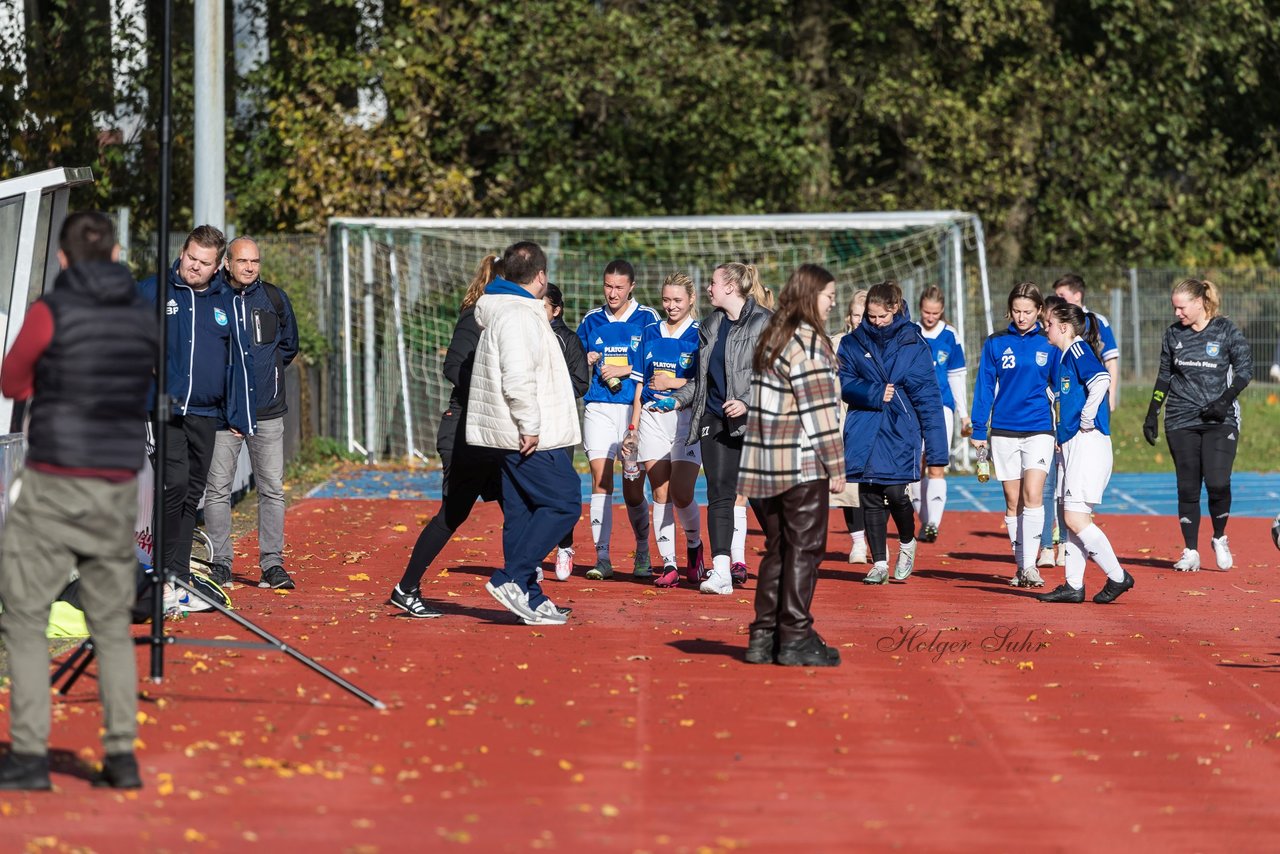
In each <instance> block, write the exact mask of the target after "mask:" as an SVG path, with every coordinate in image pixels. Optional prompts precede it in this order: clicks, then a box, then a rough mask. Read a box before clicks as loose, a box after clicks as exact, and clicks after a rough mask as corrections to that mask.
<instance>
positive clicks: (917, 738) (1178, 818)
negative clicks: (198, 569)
mask: <svg viewBox="0 0 1280 854" xmlns="http://www.w3.org/2000/svg"><path fill="white" fill-rule="evenodd" d="M433 508H434V504H432V503H426V502H406V501H361V500H315V499H312V500H306V501H302V502H300V503H298V504H296V505H294V506H293V507H292V508H291V509H290V511H289V514H288V524H289V539H290V542H291V544H292V546H291V551H292V554H291V555H290V568H291V569H292V570H294V572H295V577H296V578H297V579H298V581H299V587H298V589H297V590H296V591H292V592H288V593H277V592H271V591H261V590H258V589H257V588H255V587H252V586H248V587H242V588H239V589H237V590H235V591H233V596H234V599H235V604H236V606H237V607H238V608H240V609H241V610H242V611H243V612H244V613H245V614H246V615H247V616H248V617H249V618H250V619H253V620H256V621H258V622H260V623H261V624H262V625H263V626H264V627H266V628H267V629H268V630H270V631H272V632H275V633H277V634H279V635H280V636H281V637H283V638H284V639H286V640H287V641H289V642H290V643H293V644H296V646H297V647H299V648H300V649H301V650H302V651H304V652H306V653H308V654H310V655H313V656H314V657H316V658H317V659H318V660H320V661H321V662H323V663H324V664H326V665H327V666H329V667H331V668H334V669H335V670H337V671H339V672H341V673H343V674H344V675H346V676H347V677H348V678H350V679H351V680H352V681H354V682H355V683H356V684H358V685H359V686H361V687H362V688H364V689H366V690H368V691H370V692H371V693H373V694H375V695H376V696H378V697H380V698H381V699H383V700H385V701H386V702H387V704H388V705H389V707H390V708H389V710H388V711H385V712H377V711H374V710H372V709H370V708H368V707H367V706H364V705H363V704H361V703H360V702H359V701H357V700H356V699H354V698H353V697H350V696H349V695H347V694H345V693H343V692H342V691H340V690H338V689H336V688H334V687H333V686H331V685H330V684H329V683H327V682H325V681H323V680H322V679H320V678H319V677H318V676H316V675H314V674H313V673H311V672H310V671H309V670H307V669H305V668H303V667H302V666H301V665H299V664H297V663H295V662H293V661H291V660H289V659H287V658H285V657H284V656H282V655H279V654H275V653H258V652H249V653H246V652H244V651H222V650H205V649H194V650H185V651H184V650H182V649H171V652H170V657H169V669H168V677H167V678H166V680H165V682H164V683H163V684H162V685H159V686H151V685H149V686H148V688H147V693H148V697H147V698H146V700H145V701H144V702H143V703H142V705H141V709H142V714H143V715H145V719H144V722H143V724H142V726H141V731H140V738H141V740H142V742H143V744H142V746H141V747H140V748H139V757H140V760H141V763H142V766H143V770H144V773H145V777H146V788H145V789H143V790H142V791H141V792H139V793H128V794H120V793H115V792H111V791H103V790H96V789H92V788H90V786H89V785H88V783H87V782H85V780H84V779H83V776H84V774H85V773H86V772H85V770H84V769H83V767H82V765H83V759H92V758H93V757H94V756H96V755H97V753H98V751H99V749H100V747H99V744H98V742H97V732H98V726H99V722H100V709H99V707H98V703H97V697H96V685H95V683H94V682H93V680H92V679H90V678H85V679H82V680H81V681H80V683H79V684H77V686H76V687H75V689H74V690H73V692H72V695H71V696H70V697H69V698H67V699H66V700H65V701H61V702H57V703H55V710H56V721H55V724H54V733H53V746H54V748H55V749H56V751H58V753H57V754H56V756H55V763H56V766H57V767H58V768H60V769H62V770H63V771H64V772H70V773H60V774H58V775H56V777H55V786H56V787H57V791H56V792H55V793H53V794H29V795H27V794H7V795H2V796H0V850H3V851H16V850H20V849H22V848H23V847H24V846H25V847H26V848H28V849H31V848H36V847H39V848H40V849H41V850H43V849H45V848H48V849H51V850H88V849H91V850H94V851H101V852H108V851H122V852H124V851H128V852H133V851H139V850H148V851H191V850H223V851H227V850H235V851H241V850H259V849H260V850H276V851H286V852H289V851H304V850H306V851H315V852H320V851H403V850H443V849H447V848H450V847H453V846H463V847H467V846H469V847H470V848H471V849H472V850H482V851H502V850H512V851H526V850H530V849H537V850H562V851H587V850H609V851H652V852H665V851H672V852H677V851H731V850H742V849H749V850H752V851H781V850H793V849H795V848H796V847H797V846H804V847H805V848H807V849H809V850H824V851H831V850H887V849H902V850H952V851H955V850H978V849H986V850H1001V849H1007V848H1010V847H1012V846H1013V845H1015V844H1016V845H1019V846H1022V847H1028V848H1031V849H1035V850H1048V849H1051V850H1067V851H1069V850H1091V851H1098V850H1124V851H1160V852H1166V851H1199V850H1230V849H1235V850H1241V851H1248V850H1263V849H1268V848H1273V847H1274V845H1275V839H1276V834H1277V830H1276V828H1277V827H1278V826H1280V823H1278V821H1277V808H1276V806H1275V801H1276V796H1275V792H1274V790H1273V789H1272V788H1271V783H1272V782H1273V781H1274V780H1275V779H1276V777H1277V773H1278V772H1280V757H1278V756H1277V738H1280V640H1278V639H1277V615H1280V582H1278V581H1277V578H1276V574H1275V572H1274V566H1275V562H1276V560H1275V559H1276V557H1277V553H1276V551H1275V549H1274V547H1273V546H1272V544H1271V542H1270V539H1269V536H1268V532H1267V527H1266V523H1265V522H1264V521H1262V520H1236V521H1234V522H1233V523H1232V527H1231V532H1230V533H1231V538H1232V542H1233V545H1234V547H1235V552H1236V556H1237V568H1236V569H1234V570H1232V571H1231V572H1230V573H1220V572H1213V571H1202V572H1200V573H1199V574H1194V575H1183V574H1179V573H1174V572H1172V571H1169V570H1167V569H1166V568H1164V567H1167V565H1168V563H1169V562H1170V561H1171V560H1172V559H1174V558H1175V557H1176V556H1177V553H1178V551H1179V550H1180V549H1179V548H1178V546H1179V544H1178V542H1177V541H1178V535H1177V528H1176V524H1175V523H1174V522H1173V521H1172V520H1168V519H1148V518H1143V517H1113V518H1106V517H1103V518H1102V520H1101V522H1102V526H1103V527H1104V529H1105V530H1106V531H1107V532H1108V533H1109V535H1110V537H1111V539H1112V541H1113V542H1114V543H1115V544H1116V545H1117V547H1118V550H1119V552H1120V554H1121V557H1122V559H1123V560H1124V562H1125V564H1126V566H1127V567H1128V568H1129V569H1130V570H1131V571H1132V572H1133V574H1134V576H1135V577H1136V578H1137V586H1136V588H1135V589H1134V590H1133V591H1132V592H1130V593H1129V594H1127V595H1126V596H1124V597H1123V598H1122V599H1120V600H1119V602H1118V603H1117V604H1115V605H1112V606H1097V605H1093V604H1092V603H1086V604H1083V605H1045V604H1041V603H1038V602H1035V601H1033V600H1032V599H1030V598H1029V597H1030V595H1031V594H1030V593H1028V592H1025V591H1020V590H1015V589H1011V588H1009V587H1008V586H1007V585H1006V584H1004V583H1003V582H1002V580H1001V577H1003V576H1007V575H1008V574H1010V567H1009V563H1010V561H1009V557H1008V552H1009V547H1008V541H1007V539H1006V538H1005V535H1004V533H1003V532H1002V531H1001V530H1000V524H1001V521H1000V518H999V517H998V516H996V515H994V514H991V515H983V516H980V515H977V514H963V513H954V514H949V515H948V516H947V518H946V524H945V525H944V527H943V536H942V538H941V540H940V541H939V542H938V543H936V544H934V545H932V546H927V545H922V546H921V555H920V557H919V559H918V560H917V567H918V569H917V571H916V573H915V575H914V576H913V577H912V578H911V579H910V581H909V583H907V584H905V585H896V584H893V585H889V586H887V587H875V588H868V587H865V586H863V585H862V584H860V583H859V579H860V578H861V576H862V572H863V570H864V568H862V567H851V566H849V565H848V564H847V563H845V562H844V554H845V549H846V548H847V538H846V537H845V535H844V534H843V533H833V535H832V537H831V549H830V554H829V555H828V560H827V561H826V562H825V564H824V568H823V571H822V580H821V582H820V583H819V585H818V591H817V597H816V600H815V602H814V611H815V614H816V616H817V627H818V629H819V630H820V631H821V632H822V633H823V634H824V636H825V637H826V638H827V640H828V641H829V642H830V643H832V644H834V645H836V646H838V647H840V649H841V653H842V654H843V656H844V664H843V666H842V667H840V668H838V669H835V670H802V669H789V668H781V667H774V666H764V667H761V666H751V665H747V664H745V663H744V662H743V661H742V653H743V650H744V648H745V644H746V639H745V633H746V626H747V624H748V622H749V621H750V619H751V614H752V610H751V597H752V589H753V587H754V581H753V582H752V583H751V584H749V585H748V587H747V589H745V590H743V591H741V592H740V593H738V594H736V595H733V596H727V597H710V596H701V595H698V594H697V593H696V592H694V591H691V590H689V589H684V588H682V589H676V590H669V591H660V590H655V589H654V588H652V587H651V586H650V585H647V584H640V583H633V582H631V581H629V579H628V576H627V575H626V573H624V572H620V573H619V574H618V575H617V576H615V579H614V580H612V581H609V582H588V581H586V580H585V579H583V578H582V576H581V573H582V572H583V571H584V570H585V569H586V567H585V566H579V568H578V573H579V574H578V575H576V576H575V577H574V578H573V579H572V580H571V581H569V582H567V583H564V584H559V583H556V582H554V581H552V582H549V583H548V588H549V591H550V593H551V595H552V596H553V598H554V599H556V600H557V601H558V602H560V603H561V604H568V605H572V606H573V607H574V614H573V617H572V618H571V620H570V623H569V625H568V626H565V627H545V628H533V627H526V626H523V625H515V624H513V622H512V618H511V617H510V616H509V615H508V614H507V613H506V612H505V611H503V610H501V609H500V608H499V607H498V606H497V605H496V604H495V603H494V602H493V601H492V600H491V599H490V598H489V596H488V595H487V594H486V593H485V591H484V587H483V584H484V581H485V580H486V577H487V576H488V574H489V572H490V570H491V568H492V567H493V566H494V565H495V564H496V563H497V562H498V561H499V560H500V548H499V546H498V535H499V532H500V518H499V515H498V513H497V510H496V508H494V507H490V506H486V507H484V508H482V509H479V510H478V511H477V514H476V515H475V516H474V517H473V519H472V520H471V521H470V522H469V523H468V525H467V526H465V527H464V528H463V529H462V530H461V531H460V532H459V536H458V537H457V538H456V539H455V540H454V542H453V543H451V544H450V546H449V548H448V550H447V551H446V552H445V553H444V555H443V556H442V559H441V561H440V562H439V563H438V565H437V567H436V568H434V569H433V571H432V572H431V573H430V574H429V575H428V577H427V579H426V580H425V584H424V589H425V591H426V594H427V596H428V597H430V598H432V599H434V600H435V601H437V602H439V603H440V604H441V607H442V608H443V609H444V610H445V611H446V616H445V617H444V618H442V619H438V620H410V619H407V618H395V617H392V616H391V615H392V611H391V609H390V608H388V607H386V606H385V605H384V604H383V603H384V600H385V598H386V595H387V592H388V590H389V588H390V587H391V585H392V584H393V583H394V582H395V581H396V580H397V579H398V576H399V573H400V571H401V569H402V568H403V565H404V562H405V560H406V557H407V555H408V553H409V551H410V549H411V547H412V544H413V541H414V538H415V536H416V534H417V531H418V529H419V527H420V526H421V525H422V524H423V523H424V522H425V521H426V519H427V517H428V515H429V514H430V513H431V511H432V510H433ZM832 522H833V531H835V532H838V531H839V517H838V516H836V515H834V514H833V517H832ZM614 532H615V536H614V542H615V549H614V564H615V566H617V567H626V566H628V565H629V560H628V558H627V553H628V552H629V551H630V549H631V547H632V546H633V543H632V541H631V538H630V533H629V526H628V525H627V522H626V517H625V514H624V513H623V512H621V511H619V512H617V513H616V515H615V520H614ZM1206 536H1207V535H1206ZM589 538H590V534H589V531H588V530H587V529H586V526H585V524H583V525H581V526H580V527H579V530H578V539H579V543H580V544H588V543H589ZM759 545H760V537H759V536H758V534H756V533H754V532H753V535H752V538H751V540H750V541H749V553H750V552H753V551H754V549H755V548H757V547H759ZM238 548H239V551H240V552H241V553H256V545H255V543H254V542H253V541H252V540H245V541H241V542H240V543H239V544H238ZM1206 551H1207V550H1206ZM582 552H583V553H584V554H585V553H587V552H590V547H589V545H586V547H585V548H583V549H582ZM248 560H249V558H244V562H245V564H246V565H248ZM437 573H438V574H437ZM1060 573H1061V570H1057V571H1053V572H1050V573H1048V577H1049V581H1050V584H1051V585H1052V584H1054V583H1057V581H1058V580H1060V578H1061V574H1060ZM1101 578H1102V575H1101V573H1100V571H1098V570H1097V569H1096V568H1094V567H1090V569H1089V574H1088V576H1087V583H1088V589H1089V592H1090V593H1092V592H1093V591H1094V590H1096V589H1097V587H1098V585H1099V584H1100V582H1101ZM170 626H171V629H172V631H173V632H174V633H175V634H179V635H183V636H190V637H206V638H208V637H216V636H223V637H235V638H243V637H244V635H243V634H242V633H241V632H240V630H239V629H237V628H236V627H235V626H234V625H232V624H231V623H229V622H227V621H225V620H223V619H221V618H219V617H216V616H210V615H194V616H192V617H189V618H188V619H186V620H183V621H180V622H177V623H171V624H170ZM904 635H905V636H906V637H907V638H909V639H910V640H908V641H907V642H906V643H905V644H903V645H901V646H896V644H897V641H899V640H901V639H902V638H903V637H904ZM886 639H887V640H886ZM931 642H932V644H933V647H932V649H930V648H929V644H930V643H931ZM895 647H896V648H895ZM142 655H143V654H142V653H139V661H140V664H141V665H142V667H144V668H145V662H144V660H143V657H142ZM142 672H145V670H143V671H142ZM0 701H2V702H4V703H5V704H6V705H7V696H0ZM0 717H7V711H6V712H4V713H0ZM4 725H5V726H6V727H7V722H5V724H4ZM1268 840H1270V841H1268Z"/></svg>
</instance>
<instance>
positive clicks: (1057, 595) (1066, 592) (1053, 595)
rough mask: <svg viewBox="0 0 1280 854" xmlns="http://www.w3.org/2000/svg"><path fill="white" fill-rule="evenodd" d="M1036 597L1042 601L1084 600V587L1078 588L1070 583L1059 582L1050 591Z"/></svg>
mask: <svg viewBox="0 0 1280 854" xmlns="http://www.w3.org/2000/svg"><path fill="white" fill-rule="evenodd" d="M1036 598H1037V599H1039V600H1040V601H1041V602H1083V601H1084V588H1083V587H1081V588H1080V589H1079V590H1076V589H1075V588H1074V587H1072V586H1071V585H1069V584H1059V585H1058V586H1057V587H1055V588H1053V589H1052V590H1050V591H1049V592H1048V593H1041V594H1040V595H1039V596H1037V597H1036Z"/></svg>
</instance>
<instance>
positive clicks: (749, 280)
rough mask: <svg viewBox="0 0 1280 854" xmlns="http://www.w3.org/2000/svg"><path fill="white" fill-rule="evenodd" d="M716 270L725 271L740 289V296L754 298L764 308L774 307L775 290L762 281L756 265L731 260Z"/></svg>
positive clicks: (728, 278) (726, 276) (736, 287)
mask: <svg viewBox="0 0 1280 854" xmlns="http://www.w3.org/2000/svg"><path fill="white" fill-rule="evenodd" d="M716 270H723V271H724V277H725V279H727V280H728V281H729V283H730V284H731V285H733V287H734V288H735V289H736V290H737V291H738V296H740V297H742V298H743V299H753V300H755V301H756V302H757V303H759V304H760V305H761V306H763V307H764V308H773V292H772V291H770V290H769V289H768V288H766V287H765V286H764V284H763V283H762V282H761V281H760V271H759V270H757V269H756V268H755V265H753V264H742V263H739V262H737V261H730V262H728V263H727V264H721V265H720V266H719V267H716ZM712 272H714V271H712Z"/></svg>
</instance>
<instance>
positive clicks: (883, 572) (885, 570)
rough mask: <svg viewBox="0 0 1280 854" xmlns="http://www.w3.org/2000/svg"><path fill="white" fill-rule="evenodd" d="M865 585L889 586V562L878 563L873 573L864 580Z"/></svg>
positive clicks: (872, 568) (873, 567) (872, 569)
mask: <svg viewBox="0 0 1280 854" xmlns="http://www.w3.org/2000/svg"><path fill="white" fill-rule="evenodd" d="M862 583H863V584H888V583H889V562H888V561H884V560H882V561H877V562H876V563H875V564H874V565H873V566H872V567H871V571H870V572H868V573H867V574H866V576H865V577H864V578H863V579H862Z"/></svg>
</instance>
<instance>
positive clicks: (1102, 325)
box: [1084, 308, 1120, 362]
mask: <svg viewBox="0 0 1280 854" xmlns="http://www.w3.org/2000/svg"><path fill="white" fill-rule="evenodd" d="M1084 310H1085V311H1086V312H1087V314H1085V324H1086V328H1087V325H1088V324H1089V323H1091V322H1092V320H1091V318H1090V315H1092V316H1093V317H1096V318H1097V319H1098V337H1099V338H1101V339H1102V354H1101V355H1100V356H1099V357H1098V358H1099V359H1101V360H1102V361H1104V362H1105V361H1107V360H1108V359H1119V358H1120V347H1119V345H1117V344H1116V333H1115V330H1114V329H1112V328H1111V322H1110V321H1109V320H1107V316H1106V315H1105V314H1098V313H1097V312H1091V311H1089V309H1087V308H1086V309H1084Z"/></svg>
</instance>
